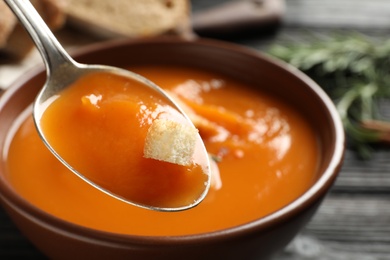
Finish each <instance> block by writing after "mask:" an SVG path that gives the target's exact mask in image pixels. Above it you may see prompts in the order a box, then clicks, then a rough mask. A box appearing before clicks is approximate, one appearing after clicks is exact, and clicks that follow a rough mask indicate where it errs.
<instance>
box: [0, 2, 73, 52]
mask: <svg viewBox="0 0 390 260" xmlns="http://www.w3.org/2000/svg"><path fill="white" fill-rule="evenodd" d="M31 3H32V4H33V5H34V7H35V8H36V9H37V11H38V12H39V14H40V15H41V16H42V18H43V19H44V20H45V22H46V23H47V25H48V26H49V27H50V28H51V29H52V30H57V29H59V28H61V27H62V26H63V24H64V23H65V19H66V16H65V12H64V9H65V6H66V4H67V0H32V1H31ZM33 46H34V43H33V41H32V40H31V38H30V36H29V35H28V34H27V32H26V31H25V30H24V28H23V27H22V26H21V25H20V24H19V23H18V21H17V19H16V17H15V16H14V15H13V13H12V12H11V10H10V9H9V8H8V6H7V5H6V4H5V3H4V1H1V2H0V52H2V53H5V54H7V55H9V56H12V57H16V58H23V57H24V56H26V55H27V54H28V53H29V52H30V50H32V48H33Z"/></svg>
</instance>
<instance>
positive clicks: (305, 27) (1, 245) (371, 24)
mask: <svg viewBox="0 0 390 260" xmlns="http://www.w3.org/2000/svg"><path fill="white" fill-rule="evenodd" d="M222 2H225V0H213V1H210V0H192V3H193V12H194V13H196V12H198V11H201V10H203V9H206V8H210V7H212V6H214V5H218V4H220V3H222ZM339 29H343V30H347V31H348V30H358V31H360V32H362V33H364V34H367V35H369V36H370V37H375V38H378V39H384V38H386V37H387V35H390V1H386V0H370V1H367V0H366V1H362V0H327V1H324V0H286V13H285V16H284V19H283V24H282V26H281V27H280V28H279V30H278V31H277V32H275V33H272V34H262V33H259V34H256V33H254V34H252V35H250V36H246V37H240V38H233V39H230V40H231V41H233V42H235V43H238V44H242V45H245V46H248V47H250V48H255V49H257V50H259V51H265V50H267V49H268V48H269V46H271V45H272V44H275V43H285V42H292V41H294V42H304V41H305V40H306V39H307V35H308V33H313V34H316V35H320V36H324V37H327V36H328V35H330V34H331V33H333V32H334V31H335V30H339ZM81 38H82V37H81ZM84 43H87V41H85V42H84ZM29 66H32V65H31V64H29V63H27V64H24V65H23V66H21V67H23V68H25V67H29ZM15 67H16V68H17V67H18V66H17V65H14V67H12V68H5V67H4V65H0V75H2V72H3V74H4V70H5V69H7V70H11V71H15ZM3 84H4V83H3ZM0 86H1V82H0ZM389 87H390V86H389ZM383 110H384V112H385V113H387V115H389V119H390V105H387V104H385V105H384V108H383ZM11 257H23V258H27V259H31V258H34V259H36V258H38V259H39V258H41V259H42V258H43V259H44V257H43V256H42V255H41V254H40V253H39V252H38V251H37V250H36V249H35V248H34V247H33V246H32V245H31V244H30V243H29V242H28V241H27V240H26V239H25V238H24V237H23V236H22V235H21V234H20V233H19V231H18V230H17V229H16V227H15V226H14V225H13V224H12V222H11V221H10V220H9V218H8V217H7V216H6V215H5V213H4V212H3V211H2V210H0V259H9V258H11ZM275 259H278V260H279V259H280V260H298V259H299V260H305V259H318V260H376V259H379V260H381V259H390V147H376V148H375V151H374V154H373V157H372V158H371V159H370V160H366V161H363V160H360V159H358V158H357V157H356V154H355V153H354V151H352V150H349V149H347V152H346V158H345V162H344V166H343V168H342V170H341V173H340V175H339V178H338V179H337V181H336V183H335V185H334V187H333V189H332V190H331V192H330V193H329V195H328V197H327V198H326V199H325V201H324V202H323V204H322V206H321V207H320V209H319V211H318V212H317V214H316V215H315V216H314V217H313V219H312V221H311V222H310V223H309V224H308V225H307V227H306V228H305V229H304V230H303V231H302V232H301V233H300V234H299V235H298V236H297V237H296V238H295V239H294V240H293V241H292V242H291V244H290V245H289V246H288V247H287V248H286V249H285V250H284V251H283V252H281V253H280V254H279V255H278V256H276V257H275Z"/></svg>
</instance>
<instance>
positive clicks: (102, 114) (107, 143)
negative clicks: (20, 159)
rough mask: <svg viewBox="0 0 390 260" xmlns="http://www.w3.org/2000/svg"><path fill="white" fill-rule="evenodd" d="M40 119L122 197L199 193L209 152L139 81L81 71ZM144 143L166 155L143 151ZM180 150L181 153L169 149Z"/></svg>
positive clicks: (163, 202) (75, 160)
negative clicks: (81, 74)
mask: <svg viewBox="0 0 390 260" xmlns="http://www.w3.org/2000/svg"><path fill="white" fill-rule="evenodd" d="M39 124H40V126H41V129H42V131H43V133H44V135H45V138H46V139H47V140H48V142H49V143H50V145H51V146H52V147H53V148H54V150H55V151H56V152H57V153H58V154H59V155H60V156H61V157H62V158H63V159H64V160H65V161H66V162H67V163H69V165H70V166H71V167H72V168H73V169H76V170H77V171H78V172H79V173H81V174H82V175H83V176H84V177H86V178H87V179H88V180H91V181H92V182H94V183H95V184H97V185H99V186H100V187H102V188H103V189H104V190H107V191H110V192H113V193H114V194H116V195H118V196H120V197H121V198H124V199H126V200H129V201H131V202H135V203H138V204H141V205H146V206H153V207H156V208H182V207H186V206H187V205H192V204H193V203H194V201H197V200H198V199H199V198H201V197H202V196H203V195H204V194H203V193H204V192H205V190H206V187H207V180H208V176H207V174H206V173H207V172H208V158H207V154H206V153H205V151H204V148H203V146H202V142H201V139H200V138H197V137H198V132H197V130H196V129H195V128H194V127H193V126H192V125H190V124H189V123H188V122H187V121H186V120H185V118H184V116H183V115H182V114H181V113H180V112H179V111H178V110H176V109H175V108H174V107H173V106H172V105H171V104H169V103H168V100H165V99H164V98H163V97H162V95H160V94H158V93H156V91H155V90H153V89H151V88H150V87H148V86H145V85H144V83H142V82H140V81H137V80H133V79H131V78H126V77H123V76H120V75H116V74H112V73H92V74H89V75H87V76H84V77H83V78H81V79H79V80H78V81H76V82H74V83H73V84H71V85H70V86H69V87H68V88H66V89H65V90H64V91H62V92H61V94H60V95H58V96H57V97H56V98H55V99H54V100H50V103H48V105H47V108H46V109H45V111H44V112H43V113H42V116H41V117H40V120H39ZM160 128H162V129H161V131H160V130H158V129H160ZM156 129H157V130H156ZM150 131H153V132H152V133H151V132H150ZM159 131H160V132H159ZM161 132H162V133H161ZM188 132H190V133H191V134H187V135H186V133H188ZM183 135H184V136H183ZM182 136H183V137H182ZM158 139H161V140H163V141H164V142H165V143H167V144H165V143H161V142H162V141H161V142H160V140H158ZM175 139H179V140H177V141H175ZM182 139H183V140H182ZM147 140H149V141H148V142H147V143H146V141H147ZM187 140H189V141H190V142H189V143H186V141H187ZM170 141H171V142H170ZM175 142H181V143H184V144H185V145H182V144H176V145H175ZM197 142H198V145H197ZM165 145H168V147H166V148H165V149H164V147H165ZM156 146H160V147H156ZM172 146H174V147H172ZM176 146H178V148H175V147H176ZM187 146H189V148H188V149H186V148H187ZM145 147H146V148H147V149H149V150H151V149H154V150H158V151H156V152H155V153H156V155H154V154H152V157H157V158H162V159H165V160H168V161H164V160H157V159H154V158H151V157H150V156H149V157H147V156H145V152H144V151H145ZM148 147H149V148H148ZM181 148H183V149H181ZM176 149H177V151H176ZM160 150H161V151H160ZM179 151H180V152H182V153H181V154H182V157H183V158H185V160H178V159H175V158H171V157H167V156H170V154H171V153H172V152H173V153H174V154H172V156H175V153H177V152H179ZM150 153H151V152H149V153H147V155H149V154H150ZM159 153H162V154H159ZM179 159H180V158H179Z"/></svg>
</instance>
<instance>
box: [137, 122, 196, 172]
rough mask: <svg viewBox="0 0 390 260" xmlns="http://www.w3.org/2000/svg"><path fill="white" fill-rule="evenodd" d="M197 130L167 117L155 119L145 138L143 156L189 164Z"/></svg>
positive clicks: (184, 164)
mask: <svg viewBox="0 0 390 260" xmlns="http://www.w3.org/2000/svg"><path fill="white" fill-rule="evenodd" d="M197 137H198V130H197V129H196V128H195V127H193V126H190V125H184V124H181V123H178V122H175V121H172V120H169V119H156V120H154V121H153V123H152V125H151V126H150V128H149V130H148V132H147V136H146V139H145V146H144V157H145V158H151V159H155V160H159V161H165V162H170V163H173V164H178V165H183V166H186V165H190V164H191V162H192V156H193V154H194V151H195V146H196V140H197Z"/></svg>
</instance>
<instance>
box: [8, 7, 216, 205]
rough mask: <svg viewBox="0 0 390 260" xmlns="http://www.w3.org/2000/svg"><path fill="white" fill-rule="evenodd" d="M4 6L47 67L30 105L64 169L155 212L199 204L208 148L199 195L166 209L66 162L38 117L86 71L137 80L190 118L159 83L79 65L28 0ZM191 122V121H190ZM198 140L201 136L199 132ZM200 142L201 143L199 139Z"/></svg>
mask: <svg viewBox="0 0 390 260" xmlns="http://www.w3.org/2000/svg"><path fill="white" fill-rule="evenodd" d="M4 1H5V2H6V3H7V5H8V6H9V7H10V8H11V10H12V11H13V12H14V14H15V15H16V16H17V17H18V19H19V21H20V22H21V24H22V25H23V26H24V27H25V29H26V30H27V32H28V33H29V34H30V36H31V38H32V39H33V41H34V43H35V45H36V47H37V48H38V50H39V52H40V54H41V56H42V59H43V61H44V63H45V66H46V73H47V80H46V83H45V85H44V86H43V88H42V90H41V91H40V93H39V94H38V96H37V98H36V100H35V102H34V104H33V117H34V121H35V124H36V127H37V131H38V133H39V135H40V137H41V139H42V140H43V142H44V143H45V145H46V146H47V147H48V148H49V150H50V151H51V152H52V153H53V154H54V155H55V156H56V157H57V158H58V160H60V161H61V162H62V163H63V164H64V165H65V166H66V167H67V168H69V169H70V170H71V171H72V172H73V173H75V174H76V175H77V176H79V177H80V178H81V179H83V180H84V181H86V182H87V183H89V184H90V185H92V186H93V187H95V188H97V189H99V190H100V191H102V192H104V193H106V194H108V195H110V196H113V197H114V198H116V199H119V200H121V201H124V202H126V203H129V204H132V205H135V206H139V207H142V208H147V209H151V210H158V211H179V210H185V209H189V208H191V207H194V206H196V205H197V204H199V203H200V202H201V201H202V200H203V198H204V197H205V196H206V194H207V192H208V189H209V187H210V162H209V159H208V158H209V157H208V155H207V151H206V149H205V148H204V146H203V151H202V152H203V154H202V156H203V157H204V158H205V160H207V161H206V162H207V167H206V169H205V174H207V175H208V181H207V184H206V185H205V189H204V191H203V192H202V193H201V195H200V196H199V197H198V198H197V199H196V200H194V201H193V202H192V203H191V204H189V205H184V206H180V207H176V208H166V207H160V206H156V205H144V204H140V203H137V202H136V201H129V200H128V199H125V198H124V197H123V196H121V194H115V193H113V192H112V191H110V190H107V189H104V188H102V187H101V186H99V185H97V184H96V183H94V182H92V181H91V180H89V179H88V178H87V177H85V176H84V175H83V173H81V172H78V171H77V170H76V169H75V168H73V167H72V165H70V164H69V163H67V162H66V161H65V160H64V159H63V158H62V157H61V155H60V154H58V153H57V152H56V151H55V150H54V149H53V147H52V146H51V145H50V143H49V142H48V141H47V139H46V138H45V133H44V132H43V131H42V129H41V126H40V123H39V118H40V117H41V115H42V113H43V112H44V110H45V106H44V104H45V102H46V101H47V100H48V99H50V98H51V97H53V96H54V95H58V93H59V92H61V91H62V90H63V89H65V88H66V87H68V86H69V85H70V84H72V83H73V82H75V81H76V80H77V79H79V78H81V77H83V76H85V75H86V74H90V73H96V72H106V73H107V72H108V73H113V74H117V75H121V76H125V77H128V78H129V79H131V80H137V81H139V82H141V83H143V85H145V87H147V88H151V89H153V90H155V93H156V95H158V96H159V97H161V98H162V99H164V100H166V101H167V102H168V103H169V104H171V105H172V107H175V108H176V109H177V110H179V111H180V112H181V113H182V114H183V115H184V117H185V118H186V119H187V120H188V121H190V120H189V118H188V117H187V116H186V115H185V114H184V112H183V110H182V109H181V108H180V107H179V106H178V105H177V104H176V102H175V101H174V100H172V99H171V98H170V97H169V96H168V95H167V94H166V93H165V92H164V91H163V90H161V89H160V88H159V87H158V86H156V85H155V84H153V83H152V82H150V81H149V80H147V79H145V78H143V77H141V76H140V75H138V74H135V73H132V72H130V71H128V70H124V69H120V68H116V67H110V66H104V65H86V64H80V63H77V62H76V61H74V60H73V59H72V58H71V57H70V56H69V54H68V53H67V52H66V51H65V49H64V48H63V47H62V46H61V44H60V43H59V42H58V41H57V39H56V38H55V36H54V35H53V33H52V32H51V31H50V29H49V28H48V26H47V25H46V23H45V22H44V21H43V19H42V18H41V17H40V15H39V14H38V12H37V11H36V10H35V8H34V7H33V5H32V4H31V3H30V1H28V0H4ZM190 124H192V123H191V122H190ZM198 138H199V139H200V136H199V135H198ZM201 143H202V144H203V142H201Z"/></svg>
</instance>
